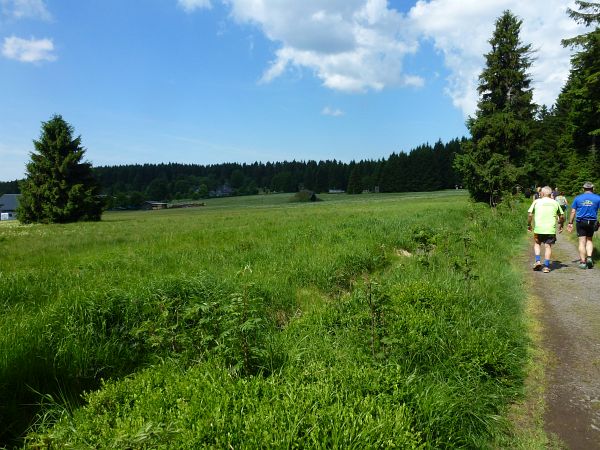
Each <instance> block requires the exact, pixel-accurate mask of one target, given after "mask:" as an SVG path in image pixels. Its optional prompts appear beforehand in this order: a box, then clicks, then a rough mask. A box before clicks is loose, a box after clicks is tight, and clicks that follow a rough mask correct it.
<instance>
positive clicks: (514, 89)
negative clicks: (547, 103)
mask: <svg viewBox="0 0 600 450" xmlns="http://www.w3.org/2000/svg"><path fill="white" fill-rule="evenodd" d="M521 24H522V21H520V20H518V19H517V18H516V17H515V16H514V15H513V14H512V13H511V12H510V11H505V12H504V14H503V15H502V16H501V17H500V18H498V20H497V21H496V28H495V30H494V34H493V36H492V38H491V39H490V44H491V46H492V50H491V51H490V53H488V54H487V55H486V67H485V69H484V70H483V72H482V73H481V75H480V76H479V87H478V92H479V95H480V98H479V103H478V105H477V112H476V114H475V117H471V118H469V120H468V121H467V127H468V128H469V131H470V132H471V136H472V139H471V140H470V141H467V142H465V143H464V145H463V148H462V150H463V153H462V154H461V155H458V156H457V158H456V163H455V167H456V169H457V170H458V171H459V173H461V175H462V176H463V179H464V181H465V183H466V185H467V187H468V188H469V192H470V194H471V197H472V198H473V199H475V200H476V201H482V202H488V203H489V204H490V205H492V206H495V205H496V204H497V203H499V202H500V201H501V199H502V197H503V195H505V194H506V193H510V192H511V191H512V190H513V189H514V187H515V186H516V185H517V183H518V182H519V181H522V180H523V178H524V175H525V167H524V164H525V159H526V155H527V152H528V151H529V148H530V146H531V136H530V132H531V127H532V124H533V111H534V105H533V103H532V90H531V88H530V83H531V80H530V78H529V75H528V74H527V69H528V68H529V67H530V66H531V58H530V56H529V55H530V53H531V46H530V45H523V44H522V43H521V41H520V38H519V33H520V30H521Z"/></svg>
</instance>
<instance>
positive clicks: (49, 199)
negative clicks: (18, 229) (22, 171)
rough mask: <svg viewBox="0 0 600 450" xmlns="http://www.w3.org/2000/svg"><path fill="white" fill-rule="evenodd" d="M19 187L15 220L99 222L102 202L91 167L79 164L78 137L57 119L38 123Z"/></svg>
mask: <svg viewBox="0 0 600 450" xmlns="http://www.w3.org/2000/svg"><path fill="white" fill-rule="evenodd" d="M33 143H34V146H35V151H34V152H32V153H31V161H30V162H29V163H28V164H27V174H26V179H25V180H24V181H23V182H22V184H21V192H22V195H21V198H20V201H19V210H18V217H19V220H20V221H21V222H23V223H33V222H40V223H65V222H75V221H79V220H100V216H101V213H102V201H101V200H100V199H99V197H98V194H99V187H98V184H97V182H96V180H95V179H94V177H93V175H92V169H91V164H90V163H88V162H82V159H83V155H84V153H85V149H84V148H83V147H82V146H81V136H79V137H77V138H75V139H73V127H72V126H71V125H69V124H68V123H67V122H66V121H65V120H63V118H62V117H61V116H60V115H55V116H53V117H52V118H51V119H50V120H49V121H48V122H42V133H41V136H40V139H39V140H37V141H33Z"/></svg>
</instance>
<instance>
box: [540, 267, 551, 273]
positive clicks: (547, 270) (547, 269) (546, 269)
mask: <svg viewBox="0 0 600 450" xmlns="http://www.w3.org/2000/svg"><path fill="white" fill-rule="evenodd" d="M542 272H544V273H550V267H548V266H544V268H543V269H542Z"/></svg>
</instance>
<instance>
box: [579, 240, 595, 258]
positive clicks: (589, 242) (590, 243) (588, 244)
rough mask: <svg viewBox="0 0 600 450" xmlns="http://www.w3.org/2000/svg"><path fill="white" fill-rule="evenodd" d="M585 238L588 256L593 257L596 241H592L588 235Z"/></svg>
mask: <svg viewBox="0 0 600 450" xmlns="http://www.w3.org/2000/svg"><path fill="white" fill-rule="evenodd" d="M579 239H581V238H579ZM585 239H586V241H585V250H586V256H590V257H591V256H592V253H594V242H593V241H592V238H591V237H586V238H585ZM579 242H581V241H579ZM580 253H581V250H580Z"/></svg>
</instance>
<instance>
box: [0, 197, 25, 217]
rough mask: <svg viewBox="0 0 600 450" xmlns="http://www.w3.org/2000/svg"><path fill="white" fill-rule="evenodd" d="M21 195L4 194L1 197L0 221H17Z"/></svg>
mask: <svg viewBox="0 0 600 450" xmlns="http://www.w3.org/2000/svg"><path fill="white" fill-rule="evenodd" d="M20 196H21V194H4V195H2V196H1V197H0V220H15V219H16V218H17V207H18V206H19V197H20Z"/></svg>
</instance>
